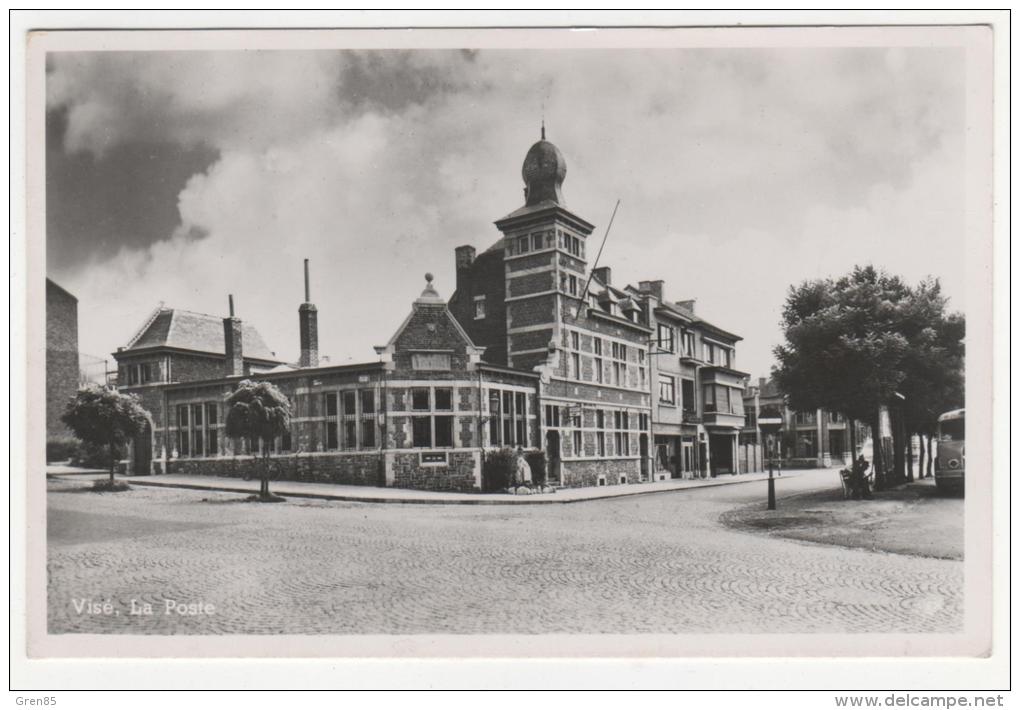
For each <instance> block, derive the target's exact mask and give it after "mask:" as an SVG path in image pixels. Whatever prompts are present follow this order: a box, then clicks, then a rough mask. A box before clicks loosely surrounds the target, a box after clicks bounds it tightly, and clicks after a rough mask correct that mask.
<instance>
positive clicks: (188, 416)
mask: <svg viewBox="0 0 1020 710" xmlns="http://www.w3.org/2000/svg"><path fill="white" fill-rule="evenodd" d="M219 430H220V424H219V405H218V403H216V402H202V403H199V404H180V405H177V455H178V456H181V457H188V456H191V457H204V456H216V455H218V454H219V453H220V431H219Z"/></svg>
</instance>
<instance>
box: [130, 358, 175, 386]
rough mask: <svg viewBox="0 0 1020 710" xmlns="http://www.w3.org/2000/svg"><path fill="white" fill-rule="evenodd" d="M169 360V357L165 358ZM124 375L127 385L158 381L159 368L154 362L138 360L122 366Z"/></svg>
mask: <svg viewBox="0 0 1020 710" xmlns="http://www.w3.org/2000/svg"><path fill="white" fill-rule="evenodd" d="M167 362H169V359H167ZM124 377H125V380H126V383H127V386H128V387H134V386H136V385H145V384H148V383H150V382H158V381H159V370H158V368H157V366H156V363H154V362H139V363H134V364H131V365H125V366H124Z"/></svg>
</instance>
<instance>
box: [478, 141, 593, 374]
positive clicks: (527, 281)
mask: <svg viewBox="0 0 1020 710" xmlns="http://www.w3.org/2000/svg"><path fill="white" fill-rule="evenodd" d="M566 176H567V162H566V160H564V158H563V153H561V152H560V149H559V148H557V147H556V146H555V145H553V144H552V143H551V142H549V141H548V140H546V137H545V126H544V125H543V126H542V137H541V140H539V141H538V142H537V143H535V144H534V145H532V146H531V148H530V149H529V150H528V152H527V154H526V155H525V156H524V164H523V166H522V167H521V177H522V178H523V179H524V205H523V206H522V207H520V208H519V209H517V210H514V211H513V212H511V213H510V214H508V215H507V216H506V217H503V218H502V219H500V220H497V221H496V227H497V228H498V229H499V230H500V231H501V232H502V233H503V240H502V241H503V267H504V274H505V279H506V329H507V330H506V332H507V365H508V366H510V367H513V368H516V369H522V370H531V369H533V368H534V367H536V366H540V365H544V364H545V363H546V361H547V360H548V358H549V356H550V353H551V352H553V351H554V349H553V344H555V343H558V342H559V341H560V340H561V327H560V326H561V323H562V322H563V319H564V318H568V317H570V313H571V312H573V313H575V314H576V312H577V305H578V301H577V299H578V297H580V295H581V292H582V291H583V290H584V283H585V278H586V271H587V262H586V260H585V253H586V252H587V241H588V237H589V236H590V235H591V233H592V230H593V229H594V226H593V225H592V224H591V223H589V222H588V221H586V220H584V219H582V218H581V217H579V216H577V215H576V214H574V213H573V212H571V211H570V210H568V209H567V207H566V203H565V202H564V199H563V181H564V179H565V178H566Z"/></svg>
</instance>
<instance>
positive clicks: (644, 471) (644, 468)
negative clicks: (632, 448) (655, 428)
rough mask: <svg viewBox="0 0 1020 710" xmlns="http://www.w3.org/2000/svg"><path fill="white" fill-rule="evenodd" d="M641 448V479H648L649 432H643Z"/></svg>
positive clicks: (640, 442)
mask: <svg viewBox="0 0 1020 710" xmlns="http://www.w3.org/2000/svg"><path fill="white" fill-rule="evenodd" d="M639 448H640V450H641V480H642V481H647V480H648V434H642V435H641V439H640V441H639Z"/></svg>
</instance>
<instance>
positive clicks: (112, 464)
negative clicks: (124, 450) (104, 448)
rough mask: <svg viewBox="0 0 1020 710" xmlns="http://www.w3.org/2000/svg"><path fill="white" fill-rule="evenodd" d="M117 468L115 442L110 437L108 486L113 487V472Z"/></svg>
mask: <svg viewBox="0 0 1020 710" xmlns="http://www.w3.org/2000/svg"><path fill="white" fill-rule="evenodd" d="M116 469H117V444H116V443H115V442H114V440H113V439H110V487H111V488H112V487H113V480H114V479H113V474H114V471H116Z"/></svg>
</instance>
